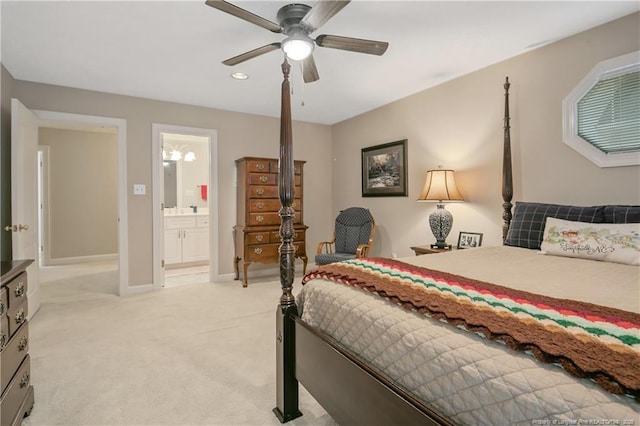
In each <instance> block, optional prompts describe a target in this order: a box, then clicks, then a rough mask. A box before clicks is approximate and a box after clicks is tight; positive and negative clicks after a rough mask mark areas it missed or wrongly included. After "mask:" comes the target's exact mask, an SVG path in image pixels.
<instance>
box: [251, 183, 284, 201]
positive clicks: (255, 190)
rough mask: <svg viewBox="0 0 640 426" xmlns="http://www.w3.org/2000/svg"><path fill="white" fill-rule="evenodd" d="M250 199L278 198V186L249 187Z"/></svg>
mask: <svg viewBox="0 0 640 426" xmlns="http://www.w3.org/2000/svg"><path fill="white" fill-rule="evenodd" d="M249 197H251V198H278V187H277V186H276V185H249Z"/></svg>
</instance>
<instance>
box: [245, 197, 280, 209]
mask: <svg viewBox="0 0 640 426" xmlns="http://www.w3.org/2000/svg"><path fill="white" fill-rule="evenodd" d="M279 210H280V200H279V199H277V198H276V199H274V198H270V199H265V200H251V201H250V202H249V212H251V213H257V212H278V211H279Z"/></svg>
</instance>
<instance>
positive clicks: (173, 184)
mask: <svg viewBox="0 0 640 426" xmlns="http://www.w3.org/2000/svg"><path fill="white" fill-rule="evenodd" d="M161 136H162V142H163V165H164V206H165V209H173V208H175V209H176V210H178V211H179V210H180V209H189V208H193V206H195V207H198V208H200V207H207V206H208V202H207V195H208V194H207V189H208V182H209V139H208V138H207V137H202V136H195V135H180V134H172V133H162V134H161Z"/></svg>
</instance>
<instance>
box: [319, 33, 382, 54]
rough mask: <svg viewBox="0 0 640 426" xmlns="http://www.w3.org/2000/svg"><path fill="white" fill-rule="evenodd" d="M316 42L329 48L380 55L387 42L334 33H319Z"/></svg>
mask: <svg viewBox="0 0 640 426" xmlns="http://www.w3.org/2000/svg"><path fill="white" fill-rule="evenodd" d="M316 44H317V45H318V46H320V47H328V48H330V49H341V50H348V51H350V52H359V53H368V54H370V55H378V56H380V55H382V54H383V53H384V52H386V51H387V47H389V43H387V42H386V41H375V40H363V39H360V38H353V37H341V36H334V35H326V34H323V35H320V36H318V37H316Z"/></svg>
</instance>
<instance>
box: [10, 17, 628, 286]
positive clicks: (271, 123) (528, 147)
mask: <svg viewBox="0 0 640 426" xmlns="http://www.w3.org/2000/svg"><path fill="white" fill-rule="evenodd" d="M638 19H639V15H638V14H634V15H631V16H628V17H625V18H622V19H620V20H618V21H615V22H612V23H609V24H606V25H604V26H602V27H598V28H595V29H592V30H590V31H587V32H585V33H582V34H579V35H577V36H574V37H572V38H569V39H566V40H562V41H559V42H556V43H554V44H551V45H548V46H545V47H542V48H540V49H537V50H534V51H532V52H529V53H527V54H524V55H521V56H519V57H516V58H513V59H511V60H508V61H504V62H501V63H498V64H495V65H493V66H490V67H487V68H485V69H483V70H480V71H477V72H474V73H472V74H469V75H466V76H463V77H461V78H458V79H455V80H453V81H450V82H448V83H445V84H442V85H440V86H437V87H434V88H432V89H429V90H426V91H423V92H420V93H418V94H416V95H413V96H410V97H408V98H405V99H403V100H400V101H398V102H394V103H392V104H389V105H386V106H384V107H382V108H379V109H376V110H374V111H371V112H369V113H366V114H363V115H361V116H358V117H355V118H353V119H350V120H347V121H344V122H342V123H339V124H336V125H334V126H332V127H329V126H323V125H315V124H309V123H300V122H296V123H294V138H295V140H294V146H295V148H294V151H295V155H294V156H295V158H296V159H297V160H306V161H307V164H306V166H305V223H306V224H307V225H309V226H310V229H309V233H308V242H307V251H308V252H309V254H312V253H313V251H314V250H315V245H316V244H317V242H318V241H320V240H324V239H326V238H327V237H328V234H330V231H331V229H332V223H333V218H334V217H335V214H337V212H338V211H339V210H341V209H343V208H345V207H348V206H356V205H359V206H365V207H369V208H370V209H371V210H372V211H373V213H374V215H375V217H376V221H377V223H378V233H377V239H376V242H375V244H374V251H373V254H374V255H391V254H393V253H395V254H397V255H398V256H409V255H412V254H413V253H412V252H411V250H410V249H409V247H410V246H411V245H416V244H427V243H430V242H432V241H433V236H432V235H431V231H430V230H429V229H428V225H427V216H428V214H429V213H430V212H431V211H432V209H433V208H435V206H434V205H431V204H425V203H417V202H415V199H416V198H417V197H418V195H419V193H420V190H421V188H422V183H423V179H424V174H425V172H426V170H429V169H432V168H435V167H437V166H438V165H440V164H442V165H443V166H445V167H448V168H453V169H455V170H457V177H458V182H459V186H460V190H461V192H462V194H463V195H464V196H465V197H466V200H467V202H466V203H458V204H450V205H449V206H448V207H447V208H448V209H449V210H450V211H451V212H452V213H453V214H454V218H455V221H454V229H453V231H452V233H451V234H450V237H449V242H451V243H455V242H456V241H457V236H458V232H459V231H470V232H482V233H484V234H485V239H484V244H486V245H496V244H500V242H501V225H502V221H501V211H502V210H501V204H502V199H501V195H500V181H501V173H502V165H501V150H502V125H503V123H502V116H503V89H502V85H503V82H504V78H505V76H507V75H508V76H509V77H510V78H511V81H512V87H511V116H512V121H511V125H512V133H511V134H512V144H513V154H514V161H513V163H514V174H515V176H514V186H515V196H514V200H529V201H546V202H557V203H575V204H600V203H629V204H631V203H633V204H640V183H639V180H640V168H639V167H637V166H634V167H621V168H610V169H600V168H598V167H597V166H595V165H593V164H592V163H591V162H590V161H589V160H587V159H585V158H583V157H582V156H581V155H580V154H578V153H577V152H575V151H573V150H572V149H570V148H568V147H567V146H566V145H564V144H563V142H562V124H561V120H562V112H561V102H562V99H563V98H564V97H565V96H566V95H567V94H568V93H569V91H570V90H571V89H572V88H573V87H574V86H575V85H576V84H577V83H578V82H579V81H580V80H581V79H582V77H583V76H584V75H585V74H586V73H587V72H588V71H589V70H590V69H591V68H592V67H593V66H594V65H595V64H596V63H597V62H599V61H601V60H604V59H608V58H611V57H615V56H618V55H621V54H624V53H628V52H631V51H634V50H638V49H640V42H639V41H638V40H639V39H640V37H639V36H640V34H639V29H638V28H639V27H638ZM381 84H383V82H381ZM13 86H14V87H13V95H14V96H15V97H17V98H19V99H21V101H22V102H23V103H24V104H25V105H26V106H27V107H29V108H32V109H43V110H51V111H64V112H71V113H79V114H89V115H98V116H107V117H116V118H124V119H126V120H127V173H128V181H127V188H128V192H129V193H128V195H127V197H128V220H129V222H128V233H129V264H130V267H129V269H130V270H129V276H130V283H131V284H132V285H137V284H147V283H150V282H151V279H152V278H151V277H152V223H151V196H150V195H147V196H142V197H141V196H136V197H134V196H132V194H131V187H132V185H133V184H134V183H143V184H146V185H147V188H148V192H147V193H148V194H151V158H152V156H151V123H154V122H155V123H163V124H174V125H181V126H192V127H203V128H211V129H217V130H218V142H219V148H218V158H219V159H218V169H219V185H220V187H219V190H220V191H219V205H220V212H219V213H220V216H219V218H218V220H219V229H220V247H219V248H220V252H219V253H218V254H217V255H218V259H219V264H220V273H229V272H231V269H232V257H233V254H232V252H231V251H232V250H230V249H231V247H232V234H231V229H232V227H233V225H234V222H235V204H234V203H235V187H234V160H235V159H237V158H240V157H242V156H249V155H251V156H266V157H276V156H277V155H278V138H279V120H278V119H274V118H269V117H261V116H255V115H249V114H241V113H235V112H228V111H221V110H214V109H208V108H201V107H195V106H187V105H180V104H174V103H166V102H159V101H151V100H145V99H138V98H133V97H126V96H119V95H111V94H105V93H97V92H91V91H85V90H79V89H69V88H63V87H57V86H50V85H43V84H36V83H30V82H25V81H14V82H13ZM274 97H276V98H277V97H278V95H277V92H275V91H274ZM405 138H407V139H408V140H409V146H408V155H409V161H408V162H409V164H408V170H409V196H408V197H406V198H405V197H402V198H399V197H391V198H384V197H381V198H362V197H361V178H360V150H361V149H362V148H364V147H368V146H371V145H376V144H380V143H385V142H391V141H396V140H400V139H405Z"/></svg>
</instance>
